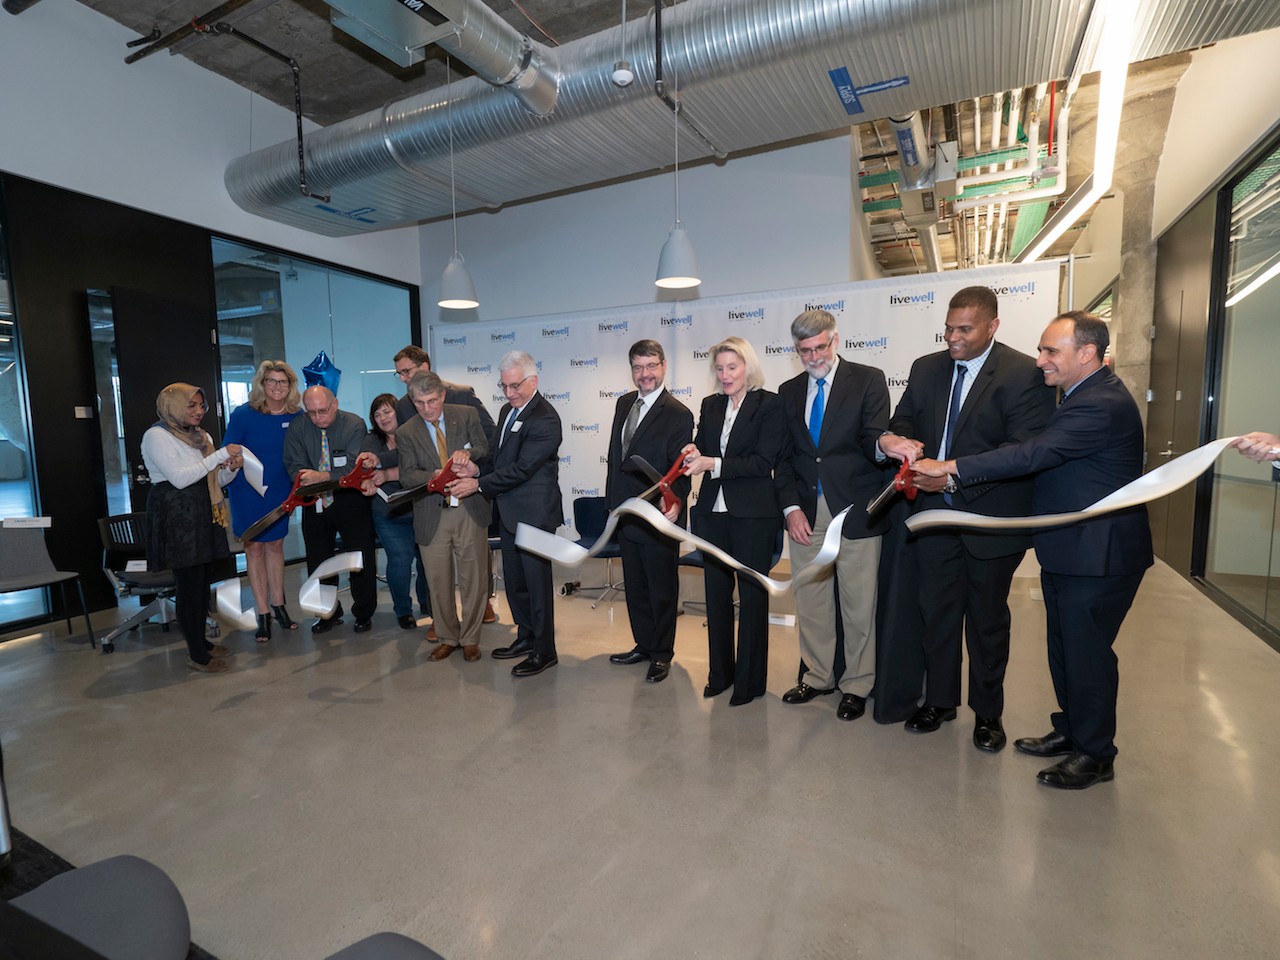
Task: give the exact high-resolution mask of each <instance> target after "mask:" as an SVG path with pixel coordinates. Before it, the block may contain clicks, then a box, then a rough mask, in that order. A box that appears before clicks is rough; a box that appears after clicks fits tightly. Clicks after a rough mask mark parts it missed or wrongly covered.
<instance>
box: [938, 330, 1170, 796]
mask: <svg viewBox="0 0 1280 960" xmlns="http://www.w3.org/2000/svg"><path fill="white" fill-rule="evenodd" d="M1109 342H1110V336H1109V334H1108V332H1107V325H1106V324H1105V323H1103V322H1102V321H1101V320H1099V319H1098V318H1097V317H1095V316H1093V315H1091V314H1088V313H1085V312H1083V311H1078V310H1077V311H1072V312H1070V313H1064V314H1062V315H1061V316H1059V317H1057V318H1056V319H1055V320H1054V321H1053V322H1052V323H1050V324H1049V326H1048V327H1047V328H1046V329H1045V331H1044V333H1043V334H1042V335H1041V337H1040V346H1039V357H1038V358H1037V360H1036V366H1038V367H1039V368H1040V370H1041V372H1042V373H1043V374H1044V382H1045V383H1047V384H1048V385H1049V386H1051V387H1060V388H1061V389H1062V390H1063V392H1064V396H1063V399H1062V403H1061V404H1060V405H1059V406H1058V408H1057V410H1055V411H1054V414H1053V416H1052V417H1050V419H1049V424H1048V426H1046V427H1045V429H1044V432H1043V433H1041V434H1040V435H1039V436H1037V437H1033V438H1032V439H1030V440H1025V441H1023V442H1022V443H1019V444H1016V445H1012V446H1006V447H1000V448H998V449H996V450H990V451H987V452H986V453H979V454H974V455H972V456H962V457H960V458H959V459H949V460H946V461H944V462H941V463H939V462H938V461H936V460H918V461H916V464H915V469H916V471H917V472H918V473H920V474H922V475H925V476H932V477H941V478H944V479H945V478H947V477H950V476H953V477H955V480H956V482H957V484H958V485H959V487H961V488H967V487H969V486H976V485H980V484H985V483H990V482H991V481H993V480H1002V479H1005V478H1007V477H1023V476H1028V475H1033V474H1034V476H1035V481H1034V484H1033V487H1032V498H1031V501H1032V502H1031V510H1032V514H1052V513H1065V512H1069V511H1073V510H1079V509H1081V508H1083V507H1086V506H1088V505H1089V504H1091V503H1094V502H1096V501H1098V500H1100V499H1101V498H1103V497H1105V496H1107V495H1108V494H1110V493H1112V492H1114V491H1115V490H1117V489H1119V488H1120V487H1122V486H1124V485H1125V484H1126V483H1129V482H1131V481H1133V480H1136V479H1137V478H1138V477H1139V476H1141V474H1142V454H1143V440H1142V417H1141V415H1140V414H1139V412H1138V405H1137V404H1136V403H1134V402H1133V397H1132V396H1131V395H1130V394H1129V391H1128V390H1127V389H1126V388H1125V386H1124V384H1123V383H1122V382H1121V381H1120V378H1119V377H1117V376H1116V375H1115V374H1114V373H1112V372H1111V370H1110V368H1108V367H1107V366H1105V364H1104V363H1103V358H1104V357H1105V356H1106V351H1107V344H1108V343H1109ZM1031 539H1032V543H1033V544H1034V545H1035V548H1036V557H1037V559H1039V561H1040V569H1041V573H1040V582H1041V586H1042V587H1043V590H1044V605H1045V620H1046V627H1047V632H1048V647H1049V673H1050V674H1051V675H1052V677H1053V689H1054V693H1055V694H1056V695H1057V700H1058V712H1056V713H1054V714H1053V718H1052V719H1053V731H1052V732H1051V733H1049V734H1047V735H1046V736H1043V737H1027V738H1024V739H1021V740H1018V741H1016V742H1015V743H1014V746H1015V747H1016V748H1017V749H1018V750H1019V751H1021V752H1022V753H1028V754H1031V755H1032V756H1036V757H1056V756H1063V755H1065V756H1066V759H1064V760H1062V761H1061V762H1059V763H1057V764H1055V765H1054V766H1052V767H1048V768H1046V769H1044V770H1041V771H1040V773H1039V774H1038V775H1037V777H1036V779H1037V780H1039V781H1040V782H1041V783H1043V784H1046V785H1047V786H1051V787H1061V788H1064V789H1069V790H1079V789H1083V788H1085V787H1089V786H1092V785H1093V784H1095V783H1099V782H1101V781H1104V780H1111V779H1112V778H1114V776H1115V768H1114V759H1113V758H1114V757H1115V755H1116V747H1115V742H1114V741H1115V731H1116V693H1117V689H1118V685H1119V672H1118V669H1117V663H1116V655H1115V651H1114V650H1113V649H1112V645H1113V644H1114V643H1115V639H1116V634H1117V633H1118V632H1119V631H1120V624H1121V623H1122V622H1123V621H1124V617H1125V614H1126V613H1128V612H1129V607H1130V605H1131V604H1132V603H1133V598H1134V596H1135V595H1136V594H1137V592H1138V585H1139V584H1140V583H1141V582H1142V575H1143V573H1144V572H1145V571H1146V569H1147V567H1149V566H1151V563H1152V555H1151V528H1150V525H1149V524H1148V523H1147V508H1146V507H1145V506H1137V507H1131V508H1128V509H1125V510H1118V511H1115V512H1113V513H1107V514H1103V515H1101V516H1098V517H1094V518H1092V519H1090V520H1085V521H1082V522H1080V523H1073V524H1067V525H1065V526H1058V527H1051V528H1048V529H1044V530H1038V531H1036V532H1035V533H1034V534H1032V538H1031Z"/></svg>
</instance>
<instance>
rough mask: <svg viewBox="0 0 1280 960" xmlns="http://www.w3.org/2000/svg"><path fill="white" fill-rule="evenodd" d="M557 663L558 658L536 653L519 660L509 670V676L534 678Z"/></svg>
mask: <svg viewBox="0 0 1280 960" xmlns="http://www.w3.org/2000/svg"><path fill="white" fill-rule="evenodd" d="M559 662H560V658H559V657H557V656H554V655H552V656H550V657H544V656H542V655H541V654H538V653H534V654H530V655H529V657H528V658H527V659H525V660H521V661H520V662H519V663H517V664H516V665H515V666H514V667H512V668H511V675H512V676H513V677H536V676H537V675H538V674H540V673H541V672H542V671H543V670H546V669H547V668H548V667H554V666H555V665H556V664H557V663H559Z"/></svg>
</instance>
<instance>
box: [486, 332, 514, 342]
mask: <svg viewBox="0 0 1280 960" xmlns="http://www.w3.org/2000/svg"><path fill="white" fill-rule="evenodd" d="M489 340H490V341H492V342H493V343H515V342H516V332H515V331H514V330H508V331H506V332H504V333H491V334H489Z"/></svg>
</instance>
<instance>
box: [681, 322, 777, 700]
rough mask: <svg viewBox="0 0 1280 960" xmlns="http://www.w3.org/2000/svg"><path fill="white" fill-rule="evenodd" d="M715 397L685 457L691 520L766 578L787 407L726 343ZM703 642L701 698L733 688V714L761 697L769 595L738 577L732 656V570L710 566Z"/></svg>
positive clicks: (716, 358)
mask: <svg viewBox="0 0 1280 960" xmlns="http://www.w3.org/2000/svg"><path fill="white" fill-rule="evenodd" d="M711 373H712V375H713V376H714V377H715V383H716V392H715V393H713V394H712V395H711V396H709V397H707V398H706V399H705V400H703V401H702V413H701V415H700V416H699V417H698V432H697V435H696V436H695V437H694V438H693V443H691V444H689V445H688V446H687V447H685V448H684V454H685V457H684V463H685V467H686V469H687V471H688V474H689V475H690V476H697V475H698V474H700V473H701V474H706V476H704V477H703V479H702V489H701V490H699V491H698V500H697V502H696V503H695V504H694V506H693V509H692V510H691V511H690V514H691V515H692V520H693V532H694V533H696V534H697V535H698V536H700V537H703V538H704V539H706V540H709V541H711V543H713V544H715V545H716V546H717V547H720V548H721V549H722V550H724V551H725V552H726V553H728V554H729V556H731V557H733V558H734V559H735V560H738V561H739V562H741V563H745V564H746V565H747V566H749V567H751V568H752V569H754V570H758V571H760V572H761V573H768V572H769V566H770V564H771V563H772V560H773V551H774V546H775V545H776V543H777V540H778V529H779V527H780V525H781V520H780V519H779V515H778V499H777V495H776V494H775V493H774V490H773V468H774V466H775V465H776V464H777V462H778V460H779V458H780V457H781V456H782V452H783V445H784V444H785V442H786V421H785V419H784V418H783V413H782V402H781V401H780V400H779V399H778V395H777V394H776V393H771V392H770V391H768V390H765V389H762V388H763V387H764V373H763V372H762V371H761V369H760V361H759V360H758V359H757V358H756V352H755V350H754V349H753V348H752V346H751V344H749V343H748V342H747V341H745V340H743V339H742V338H740V337H728V338H727V339H725V340H724V341H722V342H720V343H718V344H716V345H715V346H714V347H712V348H711ZM703 577H704V579H705V581H706V592H707V642H708V644H709V647H710V671H709V675H708V677H707V686H706V689H704V690H703V691H702V695H703V696H704V697H714V696H716V695H717V694H719V693H721V692H723V691H725V690H727V689H729V687H733V695H732V697H730V699H729V704H730V705H731V706H735V707H736V706H741V705H742V704H744V703H750V702H751V701H752V700H754V699H755V698H756V697H762V696H764V686H765V678H766V675H767V670H768V666H769V596H768V594H766V593H765V590H764V587H762V586H761V585H760V584H759V583H758V582H757V581H756V580H754V579H753V578H751V577H748V576H744V575H742V574H740V573H739V574H737V575H736V578H737V584H738V597H739V601H740V604H741V609H740V611H739V616H738V651H737V657H736V658H735V657H734V649H733V586H734V579H735V574H734V571H733V570H731V569H730V568H728V567H726V566H725V565H724V564H722V563H720V562H719V561H718V560H716V559H714V558H713V557H710V556H708V557H706V558H705V561H704V564H703Z"/></svg>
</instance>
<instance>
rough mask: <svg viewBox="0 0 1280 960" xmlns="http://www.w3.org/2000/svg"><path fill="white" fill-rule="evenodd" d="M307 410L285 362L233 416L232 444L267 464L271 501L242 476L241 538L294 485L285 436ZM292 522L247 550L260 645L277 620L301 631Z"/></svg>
mask: <svg viewBox="0 0 1280 960" xmlns="http://www.w3.org/2000/svg"><path fill="white" fill-rule="evenodd" d="M301 409H302V396H301V394H299V393H298V375H297V374H296V373H294V372H293V368H292V367H291V366H289V365H288V364H287V363H285V362H284V361H283V360H263V361H262V363H261V364H259V365H258V370H257V372H256V373H255V374H254V375H253V381H252V383H251V384H250V386H249V402H248V403H243V404H241V405H240V406H238V407H236V408H235V409H234V410H233V411H231V417H230V419H229V420H228V421H227V433H226V437H225V438H224V439H225V440H226V442H227V443H238V444H243V445H244V446H246V447H248V448H249V449H250V450H251V451H252V452H253V454H254V456H256V457H257V458H258V459H259V460H260V461H261V462H262V482H263V483H265V484H266V486H267V493H266V496H263V495H262V494H260V493H258V491H257V490H255V489H254V488H253V486H252V484H250V483H249V479H248V478H247V477H246V476H244V474H238V475H237V476H236V478H235V479H234V480H232V481H231V486H229V487H228V488H227V494H228V496H229V497H230V499H231V521H232V524H231V529H232V532H233V533H235V535H236V537H239V536H240V535H241V534H242V533H244V531H245V530H246V529H248V527H249V526H250V524H252V523H254V522H256V521H257V520H259V519H261V518H262V517H265V516H266V515H267V514H268V513H269V512H271V511H272V510H274V509H275V508H276V507H278V506H280V504H281V503H283V502H284V500H285V498H286V497H287V496H289V491H291V490H292V489H293V481H292V480H291V479H289V471H287V470H286V469H285V468H284V435H285V431H286V430H288V429H289V424H290V423H292V422H293V418H294V417H296V416H297V415H298V411H299V410H301ZM288 532H289V518H288V517H281V518H280V519H279V520H277V521H276V522H275V523H273V524H272V525H271V526H270V527H268V528H267V529H266V530H265V531H264V532H263V533H261V534H259V535H258V537H257V538H256V539H255V540H253V541H251V542H249V543H246V544H245V545H244V564H245V572H246V573H248V575H249V586H250V587H251V588H252V589H253V606H254V609H255V610H256V611H257V614H258V632H257V634H256V635H255V639H256V640H257V641H258V642H259V643H266V642H267V641H268V640H270V639H271V616H272V614H273V613H274V614H275V618H276V622H277V623H279V624H280V626H281V627H283V628H284V629H285V630H297V629H298V625H297V624H296V623H295V622H294V621H293V618H292V617H290V616H289V611H288V609H286V607H285V605H284V538H285V534H287V533H288Z"/></svg>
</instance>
